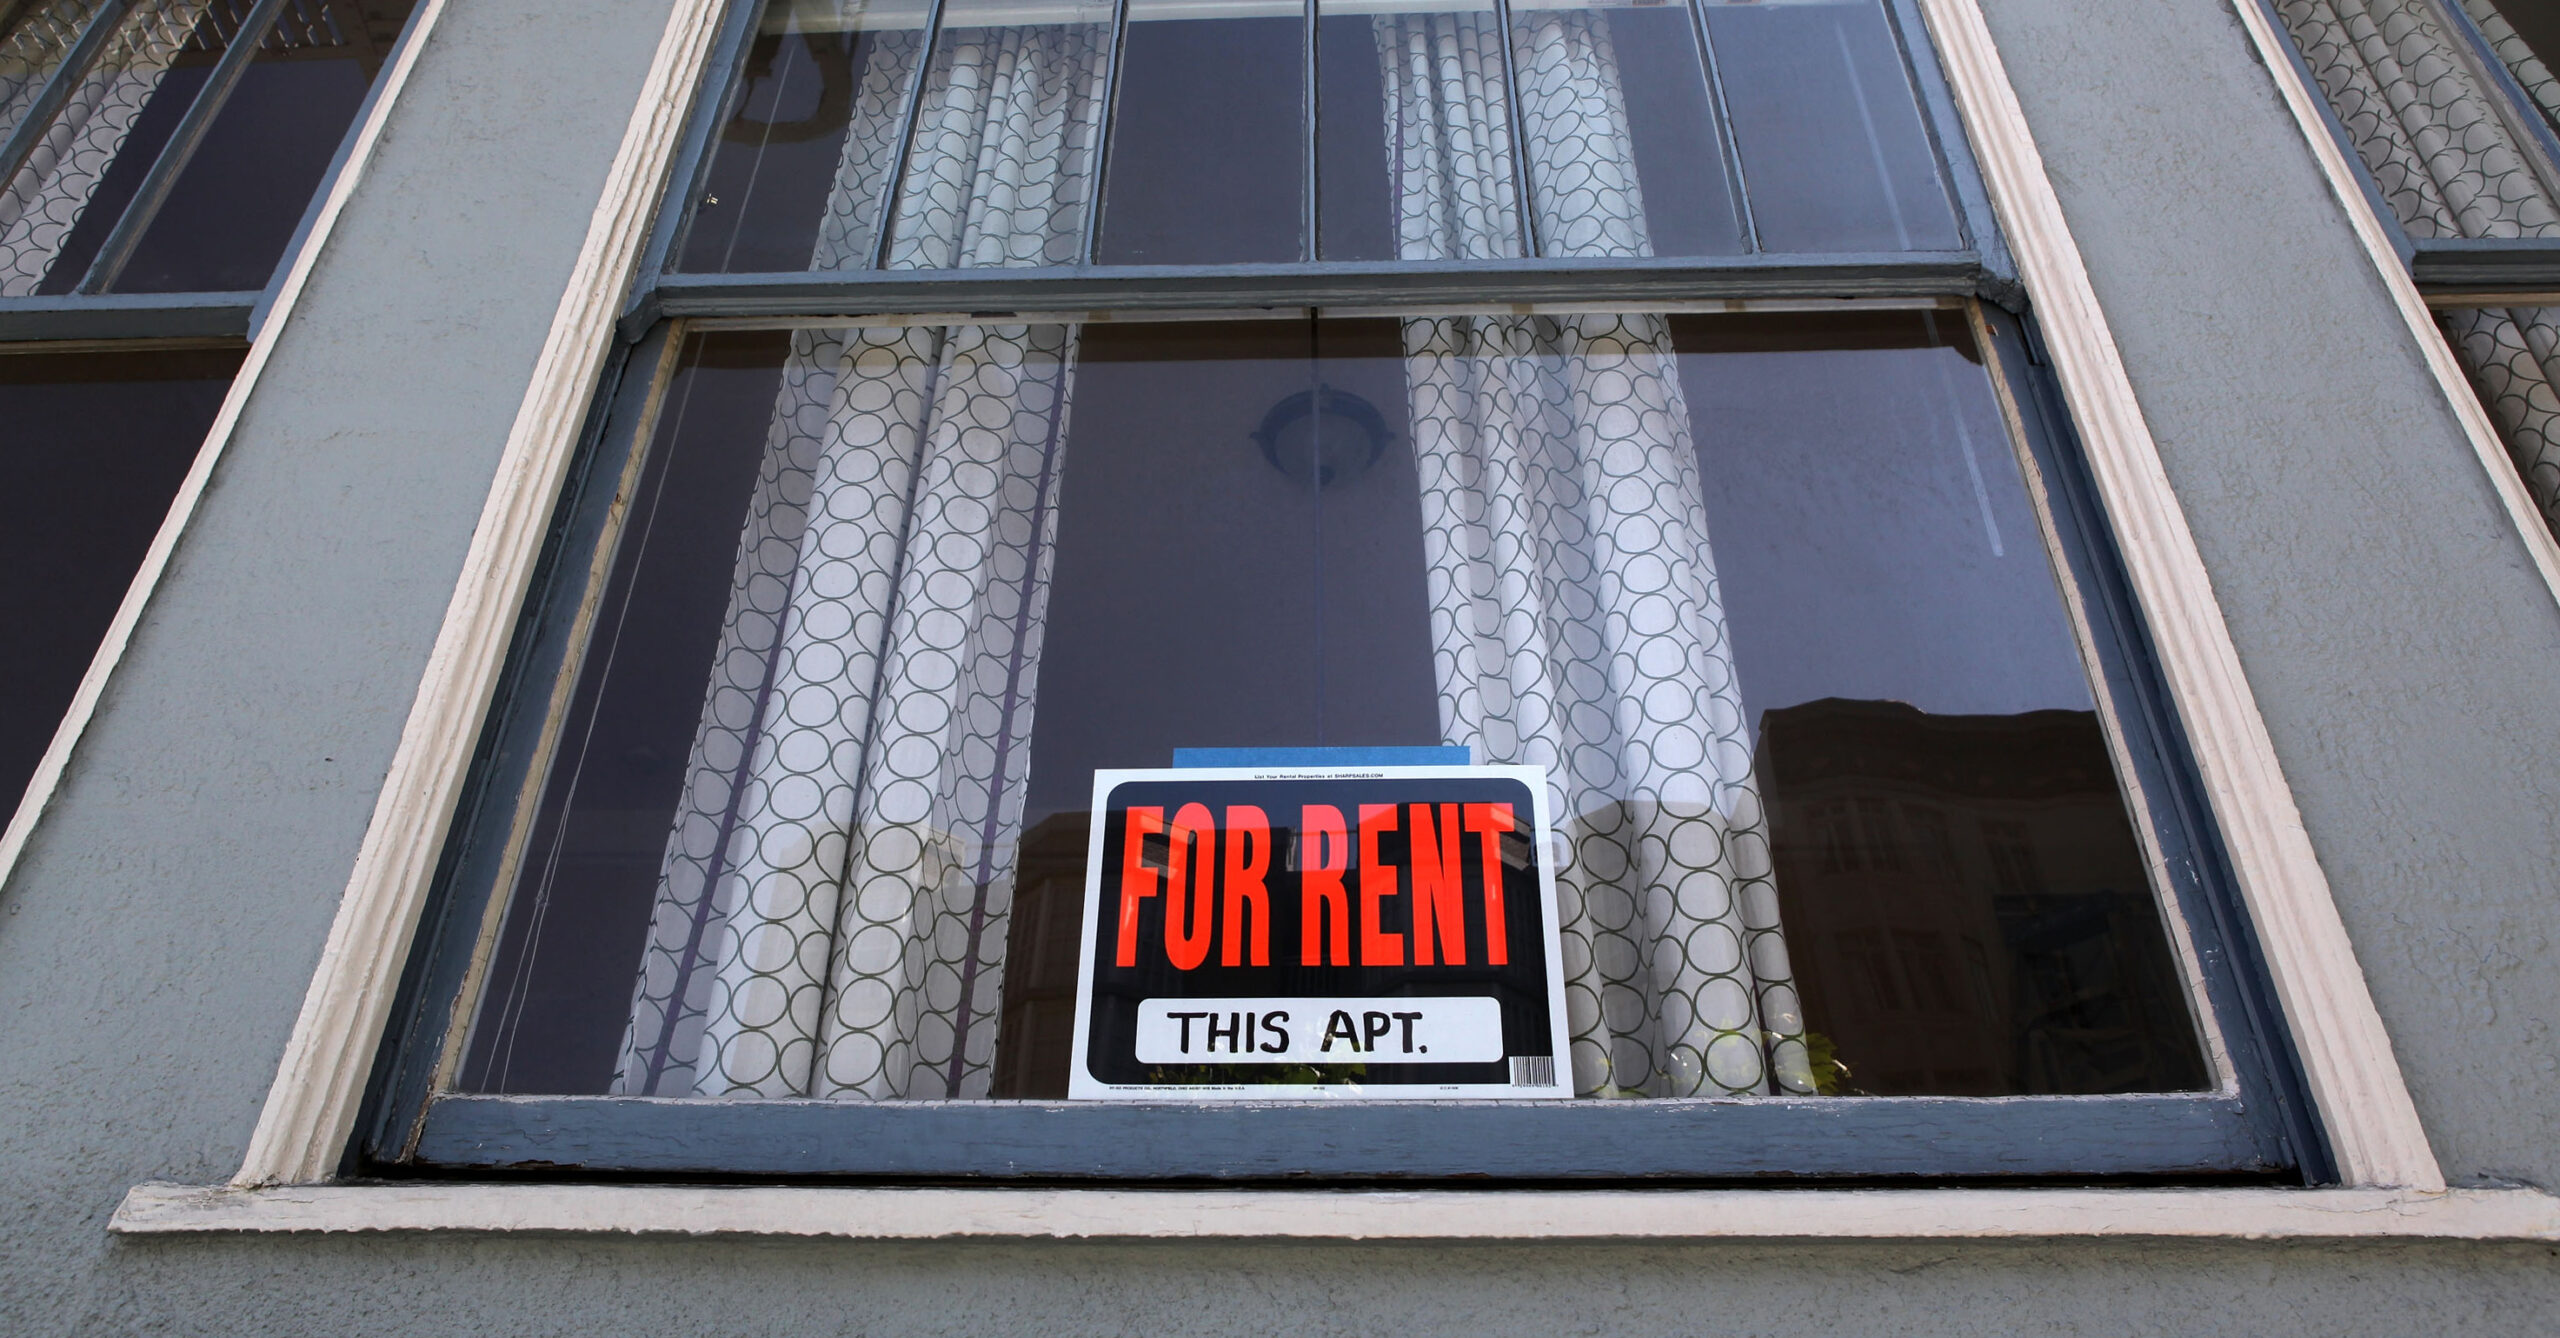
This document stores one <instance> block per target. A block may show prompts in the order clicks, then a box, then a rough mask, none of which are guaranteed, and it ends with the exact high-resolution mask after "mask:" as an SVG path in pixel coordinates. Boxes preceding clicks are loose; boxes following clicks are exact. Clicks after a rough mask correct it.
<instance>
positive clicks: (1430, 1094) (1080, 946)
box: [1067, 765, 1573, 1104]
mask: <svg viewBox="0 0 2560 1338" xmlns="http://www.w3.org/2000/svg"><path fill="white" fill-rule="evenodd" d="M1488 778H1498V779H1503V780H1513V781H1518V782H1519V783H1520V784H1522V785H1524V786H1526V787H1527V788H1528V791H1529V803H1530V812H1531V819H1530V836H1531V840H1530V843H1529V844H1530V845H1531V847H1532V848H1533V849H1534V850H1535V851H1536V854H1537V860H1538V896H1539V898H1540V902H1541V904H1542V905H1544V907H1545V908H1546V915H1545V916H1544V917H1543V919H1544V923H1543V926H1542V931H1543V932H1542V933H1541V934H1540V939H1541V941H1542V946H1543V948H1544V951H1545V956H1546V972H1547V1032H1548V1044H1549V1046H1550V1048H1551V1053H1553V1055H1554V1056H1555V1085H1554V1086H1553V1087H1551V1088H1545V1089H1540V1088H1527V1087H1514V1086H1512V1085H1510V1084H1509V1083H1447V1084H1412V1083H1382V1084H1378V1085H1377V1086H1374V1087H1372V1086H1363V1085H1360V1084H1356V1083H1237V1084H1232V1085H1228V1084H1188V1083H1185V1084H1165V1085H1162V1086H1155V1085H1144V1086H1133V1085H1123V1084H1118V1083H1106V1082H1103V1081H1101V1080H1100V1079H1097V1078H1095V1077H1094V1076H1093V1075H1092V1071H1091V1070H1090V1069H1088V1068H1086V1066H1085V1063H1086V1058H1087V1056H1086V1043H1087V1040H1088V1038H1089V1037H1090V1035H1091V1033H1092V1025H1093V971H1094V951H1093V945H1094V931H1095V930H1096V929H1098V928H1099V927H1100V923H1101V921H1100V917H1101V914H1102V902H1103V898H1102V896H1101V894H1100V889H1101V887H1102V845H1103V842H1102V836H1103V832H1102V828H1101V826H1100V824H1101V822H1102V815H1103V813H1104V812H1105V808H1104V804H1103V801H1104V800H1106V799H1108V798H1109V797H1110V795H1111V792H1112V791H1113V790H1115V789H1117V788H1119V787H1120V786H1122V785H1126V784H1129V783H1131V782H1133V781H1257V780H1416V781H1423V780H1483V779H1488ZM1087 811H1088V812H1090V813H1092V814H1093V815H1094V822H1095V824H1096V825H1095V828H1094V831H1093V835H1092V837H1091V838H1090V839H1088V840H1087V842H1086V850H1085V871H1084V916H1083V925H1084V929H1083V937H1082V938H1080V939H1079V940H1078V941H1077V945H1076V1012H1075V1049H1074V1052H1073V1058H1072V1060H1071V1061H1070V1063H1069V1067H1068V1070H1067V1099H1068V1100H1070V1101H1172V1102H1197V1103H1213V1102H1225V1101H1313V1102H1320V1103H1325V1104H1332V1103H1337V1102H1345V1101H1453V1100H1455V1101H1463V1100H1469V1099H1488V1098H1489V1099H1498V1100H1512V1101H1549V1100H1560V1099H1567V1098H1570V1097H1572V1096H1573V1049H1572V1038H1571V1036H1570V1035H1569V1034H1568V1033H1567V1031H1566V1030H1565V1014H1564V924H1563V920H1562V917H1561V916H1560V915H1559V914H1558V907H1557V905H1556V866H1555V843H1554V841H1553V839H1552V838H1551V836H1550V835H1549V834H1550V833H1551V832H1552V830H1553V825H1552V822H1551V817H1552V815H1550V814H1549V813H1548V811H1547V769H1546V768H1545V767H1540V766H1473V765H1468V766H1446V765H1443V766H1330V767H1150V768H1142V769H1129V770H1111V771H1096V772H1094V773H1093V801H1092V806H1091V807H1090V808H1089V809H1088V810H1087Z"/></svg>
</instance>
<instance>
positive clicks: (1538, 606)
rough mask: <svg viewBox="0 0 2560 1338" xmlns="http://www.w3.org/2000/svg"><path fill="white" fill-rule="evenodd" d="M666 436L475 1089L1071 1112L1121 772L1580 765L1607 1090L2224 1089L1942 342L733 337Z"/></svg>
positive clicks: (1131, 328)
mask: <svg viewBox="0 0 2560 1338" xmlns="http://www.w3.org/2000/svg"><path fill="white" fill-rule="evenodd" d="M657 434H658V435H657V438H656V441H655V443H654V444H653V446H652V448H651V451H650V453H649V456H648V459H647V463H646V467H645V470H644V472H643V474H642V476H641V478H640V480H639V483H638V487H637V491H636V492H635V493H634V494H633V506H632V508H631V511H630V515H631V517H632V519H631V520H630V522H629V523H628V526H627V528H626V530H625V532H624V533H623V534H622V535H621V536H620V538H619V540H618V542H617V546H616V548H615V551H614V556H613V558H612V563H611V567H610V572H609V577H608V579H607V584H606V586H605V589H604V590H603V592H602V599H601V601H600V603H599V604H598V605H596V608H597V610H598V611H597V613H596V615H595V626H596V627H597V629H599V630H598V631H597V633H596V634H595V639H594V642H593V644H592V645H590V646H589V647H588V648H587V649H586V650H585V651H584V653H583V660H582V662H581V663H582V667H581V668H579V669H578V670H577V671H576V673H577V681H576V684H575V688H574V695H573V696H572V698H571V700H570V702H569V705H568V710H567V711H566V713H565V715H564V717H563V718H562V719H561V721H560V723H559V725H558V733H557V736H556V742H555V744H554V748H555V751H554V754H553V756H552V757H551V760H550V761H549V762H548V763H547V764H546V765H547V773H546V775H545V777H544V778H543V779H542V780H541V781H540V794H541V799H540V801H539V803H538V804H537V805H536V806H535V807H534V809H533V811H532V812H531V813H529V814H527V815H526V816H525V817H524V818H523V819H521V821H522V823H523V834H522V836H521V837H520V838H518V839H519V840H520V842H521V844H520V845H518V846H516V847H513V849H514V850H515V851H516V853H515V855H514V856H513V857H512V862H511V864H510V865H509V867H510V868H511V869H512V870H513V872H512V873H510V874H509V875H508V880H509V882H510V884H511V886H510V889H509V894H508V896H507V897H506V898H505V907H504V910H503V912H502V915H503V919H502V921H501V925H500V928H499V933H498V936H497V940H496V942H497V948H496V957H495V959H494V962H493V964H492V969H491V971H490V974H489V980H490V984H489V986H488V990H487V993H486V994H485V996H484V998H483V1000H482V1002H481V1004H480V1006H479V1013H478V1022H477V1025H476V1027H475V1029H474V1031H473V1033H472V1035H471V1038H470V1040H469V1044H468V1046H467V1048H466V1057H465V1063H464V1066H463V1070H462V1073H461V1075H460V1081H461V1083H462V1085H463V1086H465V1087H466V1088H469V1089H472V1090H484V1091H525V1092H581V1091H583V1092H613V1093H622V1094H635V1095H657V1096H681V1095H688V1094H691V1095H731V1096H749V1095H760V1096H775V1097H779V1096H813V1097H821V1098H827V1099H838V1100H879V1099H915V1100H922V1099H945V1098H952V1097H962V1098H981V1097H991V1096H992V1097H1024V1098H1042V1099H1054V1098H1056V1097H1058V1096H1060V1095H1062V1093H1063V1090H1064V1081H1065V1076H1066V1075H1065V1064H1066V1062H1067V1060H1066V1053H1067V1052H1066V1050H1065V1048H1064V1047H1065V1046H1066V1044H1067V1037H1066V1032H1067V1031H1068V1029H1069V1028H1068V1022H1069V1020H1070V1019H1071V1017H1072V999H1073V987H1074V982H1075V979H1076V964H1077V957H1078V943H1079V933H1080V928H1079V927H1080V922H1081V915H1082V911H1083V898H1084V870H1085V867H1086V859H1087V855H1088V851H1089V849H1090V844H1091V842H1092V841H1093V840H1094V839H1095V837H1096V834H1095V833H1094V832H1092V831H1091V830H1090V826H1089V819H1088V810H1087V805H1088V803H1089V800H1090V796H1091V793H1092V786H1093V777H1094V773H1095V771H1096V770H1097V769H1101V768H1118V767H1156V766H1164V765H1167V764H1169V763H1170V762H1171V760H1172V755H1173V753H1174V751H1175V750H1177V749H1182V748H1199V747H1211V748H1215V747H1315V746H1329V745H1330V746H1344V745H1349V746H1381V745H1417V744H1418V745H1435V744H1436V745H1443V746H1455V747H1464V748H1466V749H1467V750H1468V751H1469V754H1470V756H1472V757H1473V758H1474V759H1475V760H1476V761H1477V762H1480V763H1521V764H1534V765H1539V766H1542V767H1544V768H1545V772H1546V775H1547V780H1548V786H1549V798H1548V803H1549V806H1550V808H1551V809H1552V811H1553V812H1554V813H1555V814H1556V815H1557V818H1558V820H1557V831H1558V842H1557V845H1558V849H1559V851H1560V852H1561V856H1560V868H1559V871H1558V877H1557V882H1558V891H1557V908H1556V915H1557V919H1558V920H1559V921H1560V922H1561V924H1562V927H1563V935H1564V943H1565V950H1564V961H1565V964H1566V965H1565V977H1566V997H1567V999H1568V1001H1569V1003H1568V1009H1567V1012H1568V1020H1569V1027H1570V1031H1571V1043H1572V1064H1571V1069H1572V1073H1573V1076H1574V1083H1575V1088H1576V1090H1577V1091H1578V1092H1580V1093H1581V1094H1583V1095H1585V1096H1594V1097H1640V1096H1677V1097H1688V1096H1719V1095H1734V1096H1749V1095H1779V1094H1813V1093H1840V1094H1853V1093H1896V1094H1912V1093H1933V1094H1944V1095H1989V1094H1998V1093H2057V1092H2081V1093H2095V1092H2128V1091H2165V1090H2193V1089H2195V1088H2198V1087H2201V1086H2203V1085H2205V1084H2206V1083H2207V1081H2208V1075H2207V1074H2206V1071H2205V1067H2204V1063H2203V1059H2202V1049H2201V1046H2200V1044H2199V1042H2198V1037H2197V1033H2196V1029H2195V1026H2194V1024H2193V1022H2192V1020H2191V1018H2190V1014H2189V1012H2188V1009H2187V1007H2186V1000H2185V998H2184V995H2183V991H2182V989H2181V987H2180V984H2179V982H2180V980H2181V978H2182V977H2181V973H2180V971H2179V970H2178V968H2177V967H2176V964H2175V960H2174V958H2173V957H2172V955H2171V951H2170V947H2169V937H2168V935H2167V933H2166V931H2165V928H2164V923H2163V921H2162V919H2161V913H2160V910H2159V908H2158V903H2157V900H2156V898H2155V895H2154V893H2153V891H2152V889H2151V886H2150V883H2149V881H2148V878H2147V875H2146V872H2145V870H2146V867H2147V865H2146V861H2145V859H2144V856H2143V854H2142V847H2141V844H2140V841H2139V839H2138V837H2137V835H2136V833H2135V828H2134V826H2133V824H2132V822H2131V820H2130V817H2129V814H2128V809H2127V806H2126V801H2125V797H2124V793H2123V789H2122V787H2121V786H2120V784H2119V783H2118V781H2117V779H2116V776H2115V771H2114V767H2113V764H2112V762H2111V760H2110V753H2109V750H2108V746H2107V743H2106V738H2105V735H2104V732H2103V730H2102V729H2101V727H2100V722H2099V720H2098V717H2097V714H2096V711H2095V704H2094V702H2093V700H2092V696H2091V693H2090V690H2089V688H2088V686H2087V682H2086V679H2085V676H2084V674H2083V670H2082V668H2081V659H2080V656H2079V652H2078V649H2077V643H2076V641H2075V638H2074V634H2073V632H2072V630H2071V625H2070V622H2069V619H2068V617H2067V614H2066V610H2065V606H2064V603H2063V599H2062V592H2061V590H2060V588H2059V587H2058V586H2057V584H2056V579H2055V575H2054V568H2053V566H2052V564H2051V562H2050V560H2049V558H2048V556H2047V554H2046V551H2045V549H2044V547H2043V543H2042V538H2041V534H2042V529H2041V527H2040V525H2039V524H2038V521H2037V517H2036V515H2035V513H2034V511H2033V504H2032V501H2031V499H2030V497H2029V495H2028V492H2027V489H2026V485H2025V482H2024V479H2023V477H2022V475H2021V473H2020V471H2019V469H2018V466H2017V464H2016V459H2015V456H2014V454H2013V452H2012V450H2011V448H2010V445H2009V441H2008V438H2007V437H2006V435H2005V432H2004V430H2003V427H2002V422H2001V418H2000V416H1999V413H1998V410H1997V405H1996V402H1995V400H1994V398H1993V395H1992V391H1991V387H1990V384H1989V381H1988V379H1987V377H1986V376H1985V374H1984V372H1983V370H1982V368H1981V367H1980V365H1979V364H1978V362H1977V361H1976V360H1975V354H1974V351H1973V350H1972V348H1971V346H1970V343H1969V341H1968V339H1967V337H1966V334H1965V332H1964V329H1963V327H1962V326H1961V325H1957V324H1954V323H1952V318H1951V317H1940V316H1938V315H1935V314H1926V313H1888V314H1883V315H1875V316H1851V317H1810V316H1806V317H1772V316H1732V317H1712V318H1711V317H1691V316H1659V315H1646V314H1619V315H1591V316H1536V317H1530V316H1498V317H1497V316H1452V317H1428V316H1416V317H1412V318H1406V319H1400V320H1384V319H1378V320H1342V321H1307V320H1303V319H1292V320H1277V319H1275V320H1238V321H1225V322H1210V323H1192V324H1181V323H1149V322H1143V321H1134V322H1133V321H1119V320H1115V321H1112V322H1108V323H1098V324H1094V325H1091V326H1087V327H1083V328H1078V327H1073V326H1057V325H1050V326H1039V325H1028V326H1026V325H1013V326H997V325H961V326H949V327H889V328H842V329H827V330H804V331H799V332H795V333H789V334H745V333H722V334H713V335H704V336H699V337H696V338H695V339H693V340H692V341H691V342H690V343H689V344H688V345H687V347H686V349H685V351H684V354H683V357H682V360H681V366H680V369H679V372H678V374H677V375H676V377H675V378H674V381H673V384H672V386H671V388H670V390H669V391H668V392H667V397H666V400H665V404H664V407H663V409H662V411H661V414H660V420H659V427H658V429H657ZM1710 535H1712V536H1713V537H1712V541H1711V540H1710V537H1709V536H1710ZM527 727H528V728H532V727H538V726H537V725H532V724H528V726H527ZM1271 876H1272V877H1273V878H1275V879H1278V878H1283V877H1289V878H1294V877H1295V873H1294V871H1292V872H1288V873H1286V874H1284V873H1282V872H1280V871H1279V870H1278V866H1275V871H1274V872H1273V873H1272V875H1271ZM1281 886H1282V884H1280V883H1277V882H1275V883H1274V884H1273V888H1274V892H1273V896H1274V899H1275V900H1281V901H1285V900H1286V899H1287V897H1288V895H1289V894H1288V893H1287V892H1286V891H1282V890H1279V889H1280V888H1281ZM1149 913H1150V914H1153V913H1154V912H1149ZM1386 914H1387V915H1388V916H1389V918H1390V919H1393V918H1394V917H1396V916H1397V915H1398V914H1399V910H1398V909H1396V908H1390V909H1389V910H1388V911H1387V912H1386ZM1411 928H1412V926H1411V925H1410V924H1409V923H1408V924H1395V923H1389V924H1386V925H1385V930H1386V932H1389V933H1402V932H1408V931H1410V930H1411ZM1364 932H1366V931H1365V930H1364ZM1267 969H1271V970H1275V971H1277V970H1282V969H1285V968H1267Z"/></svg>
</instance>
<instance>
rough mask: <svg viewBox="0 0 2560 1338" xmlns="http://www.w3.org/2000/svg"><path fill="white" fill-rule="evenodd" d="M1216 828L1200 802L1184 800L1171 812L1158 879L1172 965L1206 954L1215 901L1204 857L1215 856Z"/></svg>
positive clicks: (1181, 967) (1181, 966)
mask: <svg viewBox="0 0 2560 1338" xmlns="http://www.w3.org/2000/svg"><path fill="white" fill-rule="evenodd" d="M1217 841H1218V829H1217V827H1216V825H1215V824H1213V823H1211V822H1210V821H1209V808H1208V806H1207V805H1206V804H1184V805H1183V806H1182V807H1181V809H1180V810H1178V811H1176V812H1175V813H1174V815H1173V837H1172V842H1173V848H1172V849H1171V850H1170V851H1169V852H1168V853H1167V858H1166V861H1165V863H1166V869H1165V880H1164V955H1165V957H1166V958H1167V959H1168V960H1170V961H1171V962H1172V963H1173V966H1174V969H1175V970H1177V971H1188V970H1190V969H1191V968H1193V967H1195V966H1198V965H1199V964H1200V963H1202V962H1204V961H1207V960H1208V957H1209V928H1210V926H1211V925H1212V924H1214V923H1215V921H1214V920H1213V919H1212V918H1211V917H1212V915H1213V914H1214V913H1215V912H1216V910H1217V906H1216V905H1215V903H1213V902H1212V901H1211V900H1210V896H1211V893H1210V890H1209V861H1210V860H1212V859H1215V858H1216V857H1217V856H1216V853H1215V852H1216V849H1217Z"/></svg>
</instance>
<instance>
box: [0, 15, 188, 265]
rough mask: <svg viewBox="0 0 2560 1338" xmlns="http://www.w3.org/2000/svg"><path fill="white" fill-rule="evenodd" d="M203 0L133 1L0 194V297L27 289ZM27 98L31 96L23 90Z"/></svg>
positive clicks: (57, 247)
mask: <svg viewBox="0 0 2560 1338" xmlns="http://www.w3.org/2000/svg"><path fill="white" fill-rule="evenodd" d="M210 8H212V0H142V3H141V4H138V5H136V6H135V7H134V10H133V11H132V12H131V13H129V14H127V15H126V16H125V18H124V20H123V22H122V23H121V24H120V25H119V27H118V31H117V33H116V35H115V36H114V37H113V38H111V39H109V41H108V43H107V47H106V50H105V51H104V52H103V53H102V54H101V55H100V56H99V58H98V60H97V62H96V63H95V64H94V65H92V66H91V67H90V68H89V69H88V71H87V72H86V73H84V74H82V75H81V76H80V80H79V83H78V84H77V86H75V87H74V88H73V89H72V90H71V95H70V96H69V97H68V98H66V99H65V100H64V102H63V104H62V110H61V111H60V112H59V113H57V114H56V115H55V116H54V119H53V124H52V126H51V127H50V128H49V129H48V130H47V132H46V133H45V135H44V137H43V139H41V140H40V141H38V142H37V144H36V146H35V149H34V151H33V152H32V153H30V154H29V155H28V156H27V162H26V166H24V167H22V168H20V169H19V171H18V175H17V176H16V177H15V178H14V179H12V180H11V181H10V182H9V185H8V188H7V190H6V191H5V192H0V297H26V296H29V295H31V294H33V293H34V292H35V291H36V288H37V286H38V285H39V284H41V283H43V282H44V280H45V276H46V275H47V273H49V272H50V271H51V270H52V268H53V263H54V260H55V258H56V257H58V256H59V255H61V253H62V246H63V243H64V242H65V241H66V240H68V239H69V237H70V235H71V230H72V228H74V227H76V226H78V224H79V222H80V217H81V215H82V214H84V213H85V212H87V210H88V207H89V199H90V197H91V196H92V195H94V194H95V193H96V192H97V189H98V183H99V182H100V181H101V180H102V179H104V178H105V176H106V174H107V169H108V168H109V167H111V166H113V165H114V163H115V160H116V155H117V154H118V153H120V152H122V151H123V149H124V142H125V137H126V136H127V135H130V134H131V133H132V132H133V124H134V121H135V120H136V119H138V118H139V117H140V116H141V115H142V109H143V108H144V107H145V106H146V105H148V104H149V103H150V101H151V97H152V95H153V94H154V93H157V92H158V91H159V90H160V82H161V80H162V79H164V78H166V77H167V76H168V73H169V66H170V65H171V64H172V63H173V62H174V61H175V60H176V59H177V56H178V53H179V51H180V50H181V49H182V48H183V47H185V46H186V44H187V41H188V39H189V37H190V36H191V35H192V34H193V33H194V32H195V29H196V24H197V21H198V20H199V19H201V18H203V17H204V14H205V11H207V10H208V9H210ZM29 96H33V95H32V94H30V95H29Z"/></svg>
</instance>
